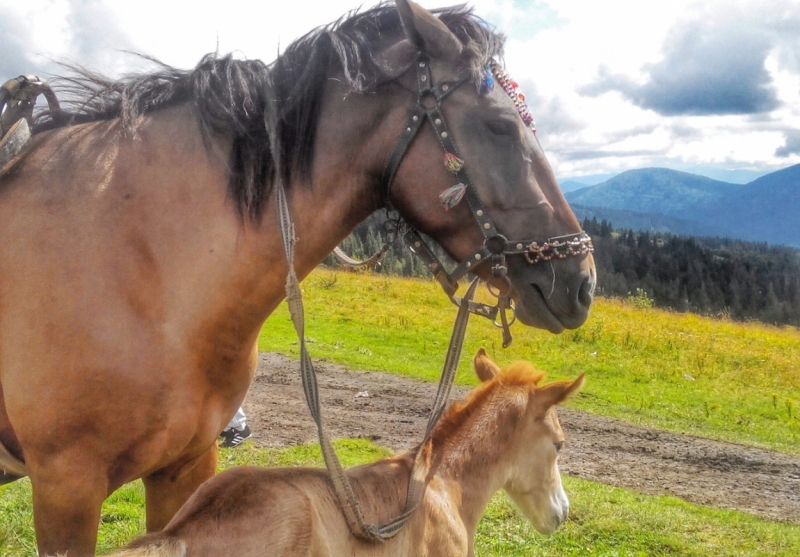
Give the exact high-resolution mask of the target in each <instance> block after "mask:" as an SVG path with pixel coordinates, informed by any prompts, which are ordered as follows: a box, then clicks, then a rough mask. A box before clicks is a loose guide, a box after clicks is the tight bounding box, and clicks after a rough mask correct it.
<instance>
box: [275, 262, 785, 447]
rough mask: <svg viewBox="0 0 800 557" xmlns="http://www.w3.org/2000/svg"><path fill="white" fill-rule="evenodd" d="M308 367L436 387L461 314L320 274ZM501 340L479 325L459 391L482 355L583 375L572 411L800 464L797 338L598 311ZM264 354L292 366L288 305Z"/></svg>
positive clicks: (314, 287) (410, 283) (396, 282)
mask: <svg viewBox="0 0 800 557" xmlns="http://www.w3.org/2000/svg"><path fill="white" fill-rule="evenodd" d="M303 291H304V296H305V299H304V302H305V307H306V314H307V316H306V336H307V337H308V338H309V341H310V344H309V350H310V352H311V356H312V358H318V359H326V360H329V361H332V362H336V363H340V364H344V365H345V366H347V367H349V368H351V369H364V370H382V371H388V372H391V373H397V374H402V375H406V376H409V377H414V378H417V379H421V380H425V381H436V380H438V377H439V373H440V371H441V366H442V363H443V361H444V353H445V351H446V349H447V344H448V341H449V338H450V330H451V327H452V324H453V320H454V319H455V315H456V308H455V306H453V305H452V304H451V303H450V301H449V300H448V299H447V297H446V296H445V295H444V294H443V293H442V292H441V290H440V288H439V286H438V285H437V284H436V283H434V282H433V281H426V280H415V279H399V278H392V279H388V278H385V277H381V276H372V275H354V274H350V273H344V272H338V273H337V272H333V271H330V270H325V269H318V270H317V271H315V272H314V273H313V274H312V275H311V276H310V277H308V278H307V279H306V280H305V281H304V282H303ZM512 332H513V334H514V343H513V344H512V345H511V347H510V348H508V349H507V350H502V349H501V348H500V344H501V339H500V331H499V330H498V329H496V328H495V327H494V326H493V325H492V324H491V323H489V322H488V321H487V320H486V319H480V318H477V317H472V318H471V321H470V325H469V329H468V331H467V338H466V342H465V348H464V353H463V355H462V361H461V364H460V366H459V375H458V377H457V379H456V381H457V382H458V383H460V384H464V385H472V384H474V383H475V381H476V380H475V378H474V375H473V372H472V370H471V364H470V361H471V358H472V356H473V355H474V354H475V351H476V350H477V348H478V347H479V346H485V347H486V349H487V350H488V351H489V353H490V355H492V356H493V357H494V358H495V360H496V361H498V363H500V364H501V365H502V364H504V363H506V364H508V363H511V362H512V361H515V360H519V359H526V360H530V361H532V362H534V363H535V364H536V365H537V366H538V367H539V368H541V369H542V370H544V371H546V372H547V373H548V376H549V377H551V378H573V377H575V376H577V375H578V374H579V373H582V372H586V377H587V384H586V387H585V388H584V390H583V391H582V393H581V394H580V395H579V396H578V398H577V399H576V400H575V401H574V402H573V403H572V404H573V406H575V407H577V408H580V409H583V410H586V411H589V412H594V413H597V414H603V415H606V416H612V417H616V418H620V419H622V420H625V421H627V422H631V423H637V424H646V425H650V426H654V427H658V428H663V429H668V430H672V431H678V432H688V433H693V434H695V435H701V436H705V437H711V438H717V439H725V440H733V441H738V442H742V443H748V444H753V445H759V446H763V447H769V448H773V449H777V450H780V451H784V452H787V453H792V454H800V330H798V329H796V328H791V327H783V328H778V327H771V326H767V325H763V324H758V323H736V322H733V321H729V320H719V319H709V318H704V317H699V316H697V315H692V314H679V313H675V312H669V311H663V310H658V309H652V308H639V307H636V306H635V305H634V304H628V303H625V302H624V301H620V300H606V299H602V298H601V299H598V300H597V301H596V303H595V305H594V306H593V308H592V312H591V315H590V317H589V320H588V321H587V323H586V324H585V325H584V326H583V327H581V328H580V329H577V330H575V331H567V332H565V333H563V334H561V335H552V334H550V333H548V332H545V331H540V330H535V329H530V328H527V327H524V326H522V325H519V324H517V325H515V326H514V327H512ZM259 349H260V350H261V351H277V352H283V353H285V354H289V355H292V356H297V354H298V346H297V338H296V336H295V333H294V329H293V328H292V325H291V322H290V321H289V317H288V314H287V312H286V308H285V305H283V306H281V307H280V308H279V309H278V310H277V311H276V312H275V313H274V314H273V315H272V316H271V317H270V318H269V320H268V321H267V323H266V325H265V327H264V329H263V331H262V335H261V339H260V342H259Z"/></svg>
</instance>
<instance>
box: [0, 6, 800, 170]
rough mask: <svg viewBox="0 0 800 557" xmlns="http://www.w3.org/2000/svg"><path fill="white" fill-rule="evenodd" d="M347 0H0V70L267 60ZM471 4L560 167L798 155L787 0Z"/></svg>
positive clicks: (798, 23) (726, 166) (796, 48)
mask: <svg viewBox="0 0 800 557" xmlns="http://www.w3.org/2000/svg"><path fill="white" fill-rule="evenodd" d="M359 1H360V0H324V1H323V0H280V1H276V0H254V1H250V0H227V1H225V2H222V1H219V0H217V1H216V2H207V1H205V0H193V1H175V0H158V1H156V0H137V1H128V0H117V1H113V0H13V1H12V0H0V30H2V32H0V78H3V79H5V78H7V77H13V76H16V75H18V74H20V73H39V74H43V75H44V76H45V77H46V75H47V73H48V72H52V71H54V66H53V63H52V60H69V61H73V62H78V63H80V64H82V65H84V66H87V67H90V68H93V69H97V70H100V71H102V72H104V73H106V74H110V75H120V74H122V73H126V72H131V71H135V70H137V69H141V62H139V61H137V60H136V59H135V57H132V56H130V55H128V54H126V53H125V51H136V52H141V53H146V54H149V55H152V56H155V57H156V58H159V59H160V60H162V61H164V62H166V63H168V64H171V65H173V66H178V67H187V68H188V67H191V66H193V65H194V64H195V63H196V62H197V61H198V60H199V59H200V57H201V56H202V55H203V54H205V53H208V52H211V51H214V50H217V49H218V50H219V52H222V53H226V52H231V51H233V52H237V53H239V55H240V56H241V57H247V58H260V59H262V60H265V61H268V60H272V59H273V58H274V57H275V56H276V54H277V53H278V51H279V49H280V45H286V44H288V43H289V42H291V41H292V40H293V39H294V38H296V37H298V36H299V35H301V34H303V33H305V32H306V31H308V30H310V29H311V28H313V27H315V26H317V25H321V24H324V23H327V22H329V21H332V20H334V19H336V18H338V17H339V16H340V15H342V14H343V13H344V12H346V11H348V10H350V9H353V8H355V7H357V6H358V3H359ZM457 2H458V0H445V1H442V0H422V1H421V4H422V5H423V6H425V7H427V8H434V7H440V6H447V5H451V4H453V3H457ZM469 3H470V4H471V5H472V6H474V7H475V10H476V12H477V14H478V15H480V16H481V17H483V18H484V19H485V20H487V21H488V22H490V23H491V24H493V25H495V26H496V27H497V28H498V29H500V30H501V31H503V32H504V33H505V34H506V35H507V36H508V42H507V47H506V66H507V69H508V71H509V73H510V74H511V75H512V76H513V77H514V78H515V79H516V80H517V81H519V82H520V84H521V86H522V89H523V90H524V91H525V92H526V95H527V97H528V99H529V104H530V105H531V110H532V112H533V113H534V115H535V116H536V121H537V126H538V129H539V137H540V140H541V141H542V143H543V145H544V147H545V150H546V151H547V153H548V156H549V158H550V161H551V163H552V164H553V167H554V169H555V171H556V174H557V175H558V176H559V177H561V178H576V177H577V178H578V179H581V177H583V178H584V179H585V181H586V182H587V183H594V182H596V181H598V178H597V176H598V175H601V176H602V175H610V174H615V173H618V172H621V171H624V170H628V169H632V168H642V167H648V166H662V167H668V168H673V169H676V170H687V171H695V172H698V173H702V174H706V175H710V176H712V177H715V178H721V179H726V178H727V179H729V180H730V181H739V182H743V181H748V180H749V179H752V178H753V177H755V176H758V175H760V174H764V173H767V172H770V171H773V170H777V169H780V168H784V167H787V166H790V165H793V164H797V163H800V2H798V1H797V0H755V1H751V0H746V1H739V2H737V1H736V0H725V1H699V2H698V1H692V0H646V1H644V0H471V1H470V2H469ZM373 4H374V2H373V1H372V0H366V1H365V2H364V4H363V5H364V6H365V7H369V6H371V5H373ZM734 171H735V172H734ZM592 177H595V178H592Z"/></svg>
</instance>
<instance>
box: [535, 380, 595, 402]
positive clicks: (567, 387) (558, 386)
mask: <svg viewBox="0 0 800 557" xmlns="http://www.w3.org/2000/svg"><path fill="white" fill-rule="evenodd" d="M584 380H585V377H584V374H583V373H581V374H580V376H579V377H578V378H577V379H575V381H554V382H552V383H548V384H547V385H545V386H544V387H537V388H536V390H535V391H534V398H535V400H536V402H537V403H538V404H539V406H540V408H541V409H542V410H547V409H548V408H550V407H551V406H555V405H556V404H561V403H562V402H564V401H565V400H567V399H568V398H569V397H571V396H572V395H574V394H575V393H577V392H578V391H580V390H581V389H582V388H583V383H584Z"/></svg>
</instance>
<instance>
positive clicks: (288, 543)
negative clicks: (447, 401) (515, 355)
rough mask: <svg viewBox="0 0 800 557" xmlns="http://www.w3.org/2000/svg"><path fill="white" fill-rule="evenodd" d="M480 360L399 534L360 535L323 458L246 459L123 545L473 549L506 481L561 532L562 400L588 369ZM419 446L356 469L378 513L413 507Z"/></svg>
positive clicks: (160, 554)
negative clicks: (384, 537)
mask: <svg viewBox="0 0 800 557" xmlns="http://www.w3.org/2000/svg"><path fill="white" fill-rule="evenodd" d="M474 363H475V371H476V373H477V375H478V377H479V378H480V379H481V381H482V384H481V385H480V386H479V387H477V388H476V389H474V390H473V391H472V392H471V393H470V394H469V395H468V396H467V399H466V401H465V402H463V403H456V404H454V405H452V406H451V407H450V408H449V410H448V411H447V412H446V413H445V414H444V416H443V417H442V418H441V420H440V421H439V423H438V424H437V425H436V427H435V428H434V430H433V432H432V434H431V436H430V438H429V440H428V441H427V442H426V443H425V444H424V445H423V446H422V450H428V451H429V457H428V458H429V459H430V463H431V467H430V473H429V476H428V480H429V482H428V486H427V490H426V492H425V496H424V499H423V500H422V503H421V504H420V506H419V508H418V509H417V511H416V512H415V514H414V515H413V516H412V517H411V519H410V520H409V521H408V523H407V524H406V526H405V528H404V529H403V530H401V531H400V533H399V534H398V535H397V536H396V537H395V538H393V539H392V540H390V541H388V542H386V543H384V544H375V543H368V542H364V541H361V540H359V539H357V538H355V537H353V536H352V535H350V532H349V531H348V528H347V524H346V523H345V521H344V518H343V515H342V512H341V510H340V509H339V507H338V506H337V502H336V499H335V496H334V494H333V490H332V487H331V484H330V482H329V480H328V473H327V472H326V471H325V470H324V469H316V468H280V469H266V468H258V467H251V466H241V467H237V468H233V469H230V470H227V471H226V472H223V473H222V474H219V475H218V476H215V477H213V478H211V479H210V480H208V481H206V482H205V483H204V484H203V485H202V486H201V487H200V488H199V489H198V490H197V492H196V493H195V494H194V495H193V496H192V497H191V498H190V499H189V500H188V501H187V502H186V504H185V505H184V506H183V507H182V508H181V509H180V510H179V511H178V513H177V514H176V515H175V517H174V518H173V519H172V521H171V522H170V523H169V524H168V525H167V527H166V528H165V529H164V530H163V531H162V532H159V533H155V534H150V535H147V536H145V537H143V538H140V539H138V540H136V541H134V542H133V543H132V544H131V545H130V546H128V548H127V549H124V550H122V551H120V552H119V553H115V554H114V556H115V557H134V556H140V557H144V556H147V557H184V556H186V557H195V556H209V557H211V556H214V557H222V556H231V557H234V556H235V557H249V556H259V557H263V556H265V555H275V556H280V557H323V556H324V557H339V556H344V555H347V556H367V555H369V556H393V557H396V556H414V557H418V556H439V557H450V556H452V557H455V556H472V555H474V549H473V546H474V540H475V532H476V529H477V527H478V521H479V520H480V518H481V515H482V514H483V511H484V510H485V509H486V506H487V505H488V503H489V499H490V498H491V496H492V495H493V494H494V493H495V492H496V491H498V490H499V489H501V488H503V489H505V490H506V492H507V493H508V494H509V495H510V496H511V498H512V499H513V500H514V502H515V503H516V504H517V505H518V506H519V508H520V509H521V510H522V512H523V514H524V515H525V516H526V517H527V518H528V520H530V521H531V522H532V523H533V525H534V527H536V529H537V530H539V531H540V532H542V533H545V534H550V533H552V532H553V531H555V530H556V528H558V526H559V525H560V524H561V523H562V522H563V521H564V520H565V519H566V517H567V511H568V509H569V502H568V500H567V496H566V494H565V493H564V489H563V488H562V486H561V478H560V476H559V472H558V464H557V457H558V451H559V449H560V448H561V445H562V444H563V442H564V433H563V431H562V430H561V426H560V425H559V423H558V417H557V416H556V410H555V408H554V406H555V405H556V404H558V403H560V402H562V401H564V400H565V399H566V398H567V397H569V396H570V395H572V394H574V393H575V392H577V391H578V390H579V389H580V388H581V386H582V385H583V375H581V376H580V377H578V378H577V379H576V380H575V381H572V382H569V381H558V382H554V383H550V384H548V385H545V386H542V387H539V386H537V383H538V382H539V381H540V380H541V379H542V377H543V374H542V373H541V372H539V371H537V370H535V369H534V367H533V366H532V365H530V364H528V363H525V362H519V363H516V364H514V365H512V366H510V367H509V368H507V369H505V370H502V371H501V370H500V368H498V367H497V365H496V364H495V363H494V362H493V361H492V360H491V359H490V358H489V357H488V356H487V355H486V352H485V351H484V350H483V349H482V348H481V349H480V350H479V351H478V354H477V355H476V356H475V361H474ZM413 457H414V451H409V452H406V453H404V454H401V455H398V456H395V457H391V458H387V459H385V460H381V461H378V462H375V463H373V464H367V465H364V466H359V467H357V468H353V469H351V470H349V471H348V475H349V477H350V481H351V483H352V485H353V489H354V490H355V492H356V495H357V496H358V498H359V500H360V501H361V504H362V508H363V510H364V513H365V516H366V517H367V518H368V519H371V521H372V522H375V523H380V522H383V521H386V520H388V519H390V518H392V517H394V516H396V515H397V514H398V513H399V512H400V511H401V510H402V505H403V503H404V502H405V493H406V488H407V481H408V477H409V472H410V468H411V463H412V461H413Z"/></svg>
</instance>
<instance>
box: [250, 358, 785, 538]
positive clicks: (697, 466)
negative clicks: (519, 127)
mask: <svg viewBox="0 0 800 557" xmlns="http://www.w3.org/2000/svg"><path fill="white" fill-rule="evenodd" d="M315 366H316V367H317V371H318V374H319V375H318V377H319V384H320V390H321V397H322V403H323V415H324V416H325V419H326V425H327V427H328V433H329V435H330V436H331V438H338V437H361V438H368V439H371V440H373V441H375V442H376V443H378V444H380V445H383V446H386V447H389V448H390V449H392V450H395V451H402V450H405V449H408V448H409V447H411V446H413V445H414V444H416V443H417V442H418V440H419V439H420V438H421V435H422V431H423V430H424V427H425V422H426V420H427V416H428V411H429V409H430V403H431V401H432V400H433V396H434V394H435V392H436V385H435V384H429V383H420V382H417V381H413V380H409V379H404V378H402V377H397V376H393V375H388V374H384V373H377V372H357V371H347V370H345V369H344V368H342V367H341V366H337V365H333V364H327V363H318V362H315ZM466 391H467V389H465V388H459V387H456V388H454V392H453V394H452V398H454V399H457V398H460V397H461V396H463V394H464V393H466ZM359 393H361V394H360V395H359ZM365 393H366V394H365ZM244 406H245V411H246V412H247V414H248V418H249V422H250V426H251V429H252V430H253V432H254V437H253V439H254V441H255V442H256V443H257V444H258V445H262V446H285V445H292V444H298V443H305V442H312V441H316V430H315V426H314V423H313V421H312V419H311V416H310V415H309V413H308V409H307V408H306V405H305V399H304V398H303V393H302V388H301V386H300V374H299V370H298V363H297V362H296V361H294V360H290V359H288V358H285V357H283V356H280V355H278V354H261V355H260V356H259V365H258V371H257V372H256V377H255V379H254V381H253V385H252V386H251V388H250V392H249V394H248V397H247V399H246V400H245V405H244ZM559 417H560V419H561V423H562V426H563V428H564V431H565V432H566V435H567V444H566V446H565V448H564V451H563V452H562V456H561V470H562V472H563V473H566V474H570V475H573V476H578V477H581V478H585V479H589V480H593V481H597V482H602V483H604V484H609V485H614V486H619V487H624V488H628V489H632V490H635V491H639V492H642V493H649V494H656V495H664V494H667V495H674V496H677V497H681V498H683V499H685V500H687V501H692V502H694V503H699V504H703V505H710V506H715V507H721V508H728V509H737V510H741V511H745V512H748V513H752V514H755V515H758V516H762V517H765V518H770V519H776V520H781V521H784V522H794V523H800V458H795V457H791V456H787V455H784V454H781V453H776V452H771V451H766V450H762V449H756V448H752V447H746V446H743V445H736V444H733V443H723V442H719V441H710V440H708V439H702V438H699V437H692V436H689V435H680V434H675V433H669V432H665V431H660V430H655V429H648V428H643V427H637V426H632V425H628V424H625V423H623V422H619V421H616V420H613V419H609V418H603V417H600V416H594V415H590V414H585V413H582V412H577V411H575V410H570V409H569V408H561V409H559Z"/></svg>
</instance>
